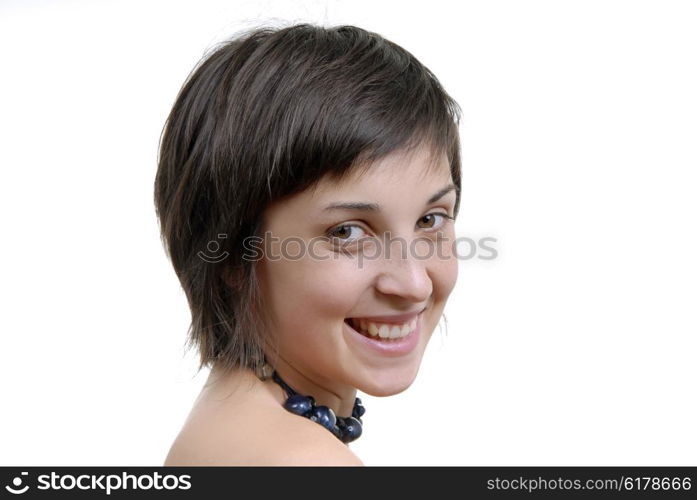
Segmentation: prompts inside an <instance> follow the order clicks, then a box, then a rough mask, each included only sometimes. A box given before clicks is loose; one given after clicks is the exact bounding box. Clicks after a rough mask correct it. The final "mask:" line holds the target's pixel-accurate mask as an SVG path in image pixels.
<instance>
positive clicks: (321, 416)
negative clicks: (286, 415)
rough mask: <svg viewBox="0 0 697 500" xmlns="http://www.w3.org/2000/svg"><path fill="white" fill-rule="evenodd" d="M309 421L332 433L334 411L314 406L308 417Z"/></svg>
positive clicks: (334, 417)
mask: <svg viewBox="0 0 697 500" xmlns="http://www.w3.org/2000/svg"><path fill="white" fill-rule="evenodd" d="M310 420H313V421H314V422H317V423H318V424H320V425H321V426H323V427H326V428H327V429H329V430H330V431H333V429H334V426H336V415H334V410H332V409H331V408H329V407H328V406H315V408H314V410H312V414H311V415H310Z"/></svg>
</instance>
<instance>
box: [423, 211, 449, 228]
mask: <svg viewBox="0 0 697 500" xmlns="http://www.w3.org/2000/svg"><path fill="white" fill-rule="evenodd" d="M436 217H440V218H441V221H440V222H439V223H438V224H436ZM445 219H451V220H455V218H454V217H450V216H449V215H448V214H440V213H433V214H426V215H424V216H423V217H421V218H420V219H419V222H418V224H419V227H421V228H424V229H432V228H434V227H440V226H442V225H443V224H444V223H445ZM422 223H423V224H425V225H423V226H422V225H420V224H422Z"/></svg>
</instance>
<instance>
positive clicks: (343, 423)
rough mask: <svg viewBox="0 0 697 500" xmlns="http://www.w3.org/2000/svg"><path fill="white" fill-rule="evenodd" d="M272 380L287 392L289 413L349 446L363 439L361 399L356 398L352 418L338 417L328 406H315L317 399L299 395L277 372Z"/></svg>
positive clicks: (363, 411)
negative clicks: (325, 431) (324, 430)
mask: <svg viewBox="0 0 697 500" xmlns="http://www.w3.org/2000/svg"><path fill="white" fill-rule="evenodd" d="M272 378H273V381H274V382H276V383H277V384H278V385H280V386H281V387H282V388H283V390H284V391H285V392H286V394H287V396H288V399H286V402H285V403H284V404H283V407H284V408H285V409H286V410H288V411H289V412H291V413H295V414H296V415H300V416H302V417H306V418H309V419H310V420H312V421H313V422H317V423H318V424H320V425H321V426H322V427H324V428H325V429H327V430H329V431H330V432H331V433H332V434H334V436H336V437H337V438H338V439H339V440H341V442H343V443H346V444H348V443H350V442H351V441H355V440H356V439H358V438H359V437H361V434H362V433H363V421H362V420H361V417H362V416H363V414H364V413H365V408H364V407H363V404H362V403H361V398H356V401H355V402H354V403H353V411H352V412H351V416H350V417H337V416H336V415H335V414H334V410H332V409H331V408H329V407H328V406H323V405H315V398H313V397H312V396H303V395H301V394H298V392H297V391H295V390H294V389H293V388H292V387H290V386H289V385H288V384H286V383H285V381H284V380H283V379H282V378H281V377H280V375H279V374H278V373H277V372H276V370H274V371H273V375H272Z"/></svg>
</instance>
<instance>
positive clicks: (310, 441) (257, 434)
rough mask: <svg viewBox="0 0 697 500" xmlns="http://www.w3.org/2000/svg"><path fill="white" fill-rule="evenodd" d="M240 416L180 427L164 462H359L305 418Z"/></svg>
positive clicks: (174, 463)
mask: <svg viewBox="0 0 697 500" xmlns="http://www.w3.org/2000/svg"><path fill="white" fill-rule="evenodd" d="M281 410H282V411H284V412H285V410H283V409H282V408H281ZM240 417H241V416H238V418H235V419H234V420H232V421H228V422H227V424H228V425H220V423H218V424H217V425H216V423H214V422H210V424H209V425H203V424H204V422H200V424H201V425H200V426H189V427H185V428H184V429H183V430H182V432H181V433H180V434H179V436H177V439H176V440H175V442H174V444H173V445H172V447H171V449H170V451H169V454H168V455H167V458H166V459H165V463H164V465H165V466H212V465H214V466H220V465H230V466H235V465H248V466H361V465H364V464H363V462H362V461H361V460H360V459H359V458H358V457H357V456H356V455H355V454H354V453H353V452H352V451H351V450H350V449H349V448H348V446H346V445H345V444H344V443H342V442H341V441H339V440H338V439H337V438H336V437H334V435H332V434H331V433H330V432H329V431H327V430H326V429H324V428H323V427H321V426H320V425H318V424H316V423H315V422H312V421H310V420H308V419H305V418H302V417H298V416H296V415H292V414H290V413H287V412H286V413H285V414H283V415H278V414H271V415H265V416H258V415H257V416H256V418H254V419H249V418H240Z"/></svg>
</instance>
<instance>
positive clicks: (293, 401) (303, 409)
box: [283, 394, 312, 417]
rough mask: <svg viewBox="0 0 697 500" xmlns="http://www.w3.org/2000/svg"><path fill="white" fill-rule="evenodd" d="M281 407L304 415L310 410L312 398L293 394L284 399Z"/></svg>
mask: <svg viewBox="0 0 697 500" xmlns="http://www.w3.org/2000/svg"><path fill="white" fill-rule="evenodd" d="M283 407H284V408H285V409H286V410H288V411H289V412H291V413H295V414H296V415H301V416H303V417H304V416H307V415H309V414H310V412H311V411H312V398H309V397H307V396H301V395H300V394H295V395H293V396H291V397H289V398H288V399H287V400H286V402H285V404H284V405H283Z"/></svg>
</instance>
